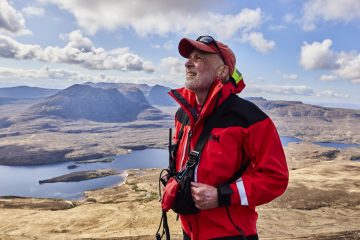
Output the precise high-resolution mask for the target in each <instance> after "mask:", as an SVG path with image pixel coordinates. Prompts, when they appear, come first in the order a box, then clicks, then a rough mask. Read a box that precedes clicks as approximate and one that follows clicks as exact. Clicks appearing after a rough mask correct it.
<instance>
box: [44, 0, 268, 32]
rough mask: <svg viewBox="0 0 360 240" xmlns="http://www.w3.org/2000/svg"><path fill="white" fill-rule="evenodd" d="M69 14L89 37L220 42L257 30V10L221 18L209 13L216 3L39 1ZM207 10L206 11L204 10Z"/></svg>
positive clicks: (258, 16)
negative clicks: (202, 37) (196, 37)
mask: <svg viewBox="0 0 360 240" xmlns="http://www.w3.org/2000/svg"><path fill="white" fill-rule="evenodd" d="M39 1H40V2H43V3H51V4H55V5H57V6H58V7H59V8H61V9H64V10H67V11H69V12H70V13H72V14H73V15H74V17H75V18H76V20H77V22H78V25H79V26H80V27H81V28H82V29H83V30H84V31H88V32H89V33H91V34H94V33H96V32H97V31H98V30H100V29H106V30H110V31H111V30H115V29H117V28H128V27H131V28H133V29H134V30H135V32H136V33H137V34H138V35H140V36H146V35H153V34H155V35H165V34H168V33H178V34H204V33H211V34H216V35H217V36H222V37H224V38H229V37H232V36H234V34H236V32H237V31H239V30H244V31H248V30H251V29H254V28H257V27H259V25H260V24H261V21H262V16H261V9H260V8H257V9H247V8H245V9H243V10H241V11H240V12H239V13H237V14H232V15H230V14H229V15H222V14H218V13H214V12H211V11H209V10H210V8H211V6H212V5H215V4H218V3H217V1H214V0H210V1H205V0H200V1H193V0H183V1H168V0H156V1H151V3H147V2H144V1H132V0H122V1H92V2H91V4H89V1H85V0H75V1H74V0H39ZM207 8H208V9H207Z"/></svg>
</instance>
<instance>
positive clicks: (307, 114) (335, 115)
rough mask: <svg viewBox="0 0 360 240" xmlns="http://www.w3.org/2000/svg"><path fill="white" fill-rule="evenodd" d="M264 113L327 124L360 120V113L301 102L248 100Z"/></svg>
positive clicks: (262, 99)
mask: <svg viewBox="0 0 360 240" xmlns="http://www.w3.org/2000/svg"><path fill="white" fill-rule="evenodd" d="M247 99H248V100H249V101H251V102H253V103H255V104H256V105H257V106H258V107H260V108H261V109H262V110H263V111H265V112H266V113H268V114H269V115H271V116H274V117H282V118H287V117H288V118H298V119H303V120H304V119H308V118H313V119H319V120H323V121H326V122H329V121H334V120H336V119H345V118H347V119H358V118H360V111H359V110H353V109H344V108H330V107H321V106H316V105H310V104H304V103H302V102H300V101H280V100H278V101H269V100H266V99H264V98H261V97H260V98H247Z"/></svg>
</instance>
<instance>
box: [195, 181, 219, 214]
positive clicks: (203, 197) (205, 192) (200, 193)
mask: <svg viewBox="0 0 360 240" xmlns="http://www.w3.org/2000/svg"><path fill="white" fill-rule="evenodd" d="M191 195H192V198H193V199H194V202H195V206H196V207H197V208H198V209H201V210H205V209H211V208H216V207H218V206H219V202H218V192H217V188H216V187H214V186H210V185H207V184H204V183H198V182H191Z"/></svg>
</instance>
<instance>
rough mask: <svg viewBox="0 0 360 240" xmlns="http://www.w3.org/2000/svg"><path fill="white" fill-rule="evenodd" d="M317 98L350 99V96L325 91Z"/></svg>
mask: <svg viewBox="0 0 360 240" xmlns="http://www.w3.org/2000/svg"><path fill="white" fill-rule="evenodd" d="M316 96H317V97H331V98H348V97H349V94H342V93H338V92H335V91H332V90H324V91H320V92H318V93H316Z"/></svg>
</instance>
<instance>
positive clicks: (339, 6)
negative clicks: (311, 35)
mask: <svg viewBox="0 0 360 240" xmlns="http://www.w3.org/2000/svg"><path fill="white" fill-rule="evenodd" d="M303 11H304V15H303V17H302V24H303V29H304V30H305V31H312V30H314V29H315V28H316V23H317V22H318V20H323V21H341V22H349V21H352V20H355V19H360V1H359V0H341V1H339V0H310V1H307V2H306V3H305V4H304V9H303Z"/></svg>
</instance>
